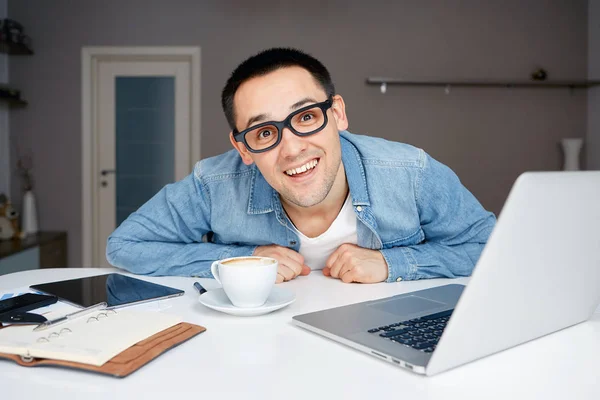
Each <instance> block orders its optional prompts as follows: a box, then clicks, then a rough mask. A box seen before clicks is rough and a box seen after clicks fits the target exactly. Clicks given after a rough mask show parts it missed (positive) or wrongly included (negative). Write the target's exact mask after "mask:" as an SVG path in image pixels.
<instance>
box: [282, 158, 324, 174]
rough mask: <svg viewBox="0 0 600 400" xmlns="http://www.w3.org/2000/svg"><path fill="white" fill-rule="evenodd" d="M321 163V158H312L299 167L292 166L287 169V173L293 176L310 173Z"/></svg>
mask: <svg viewBox="0 0 600 400" xmlns="http://www.w3.org/2000/svg"><path fill="white" fill-rule="evenodd" d="M317 164H319V159H318V158H315V159H314V160H310V161H309V162H307V163H306V164H304V165H301V166H299V167H298V168H292V169H288V170H286V171H285V174H286V175H288V176H293V177H300V176H304V175H308V174H310V172H311V171H312V170H313V169H314V168H315V167H316V166H317Z"/></svg>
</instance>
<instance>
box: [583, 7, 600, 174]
mask: <svg viewBox="0 0 600 400" xmlns="http://www.w3.org/2000/svg"><path fill="white" fill-rule="evenodd" d="M588 78H589V79H594V80H597V81H600V0H589V9H588ZM587 118H588V119H587V121H588V126H587V137H586V144H585V146H586V147H585V148H586V156H587V166H586V167H587V169H600V87H594V88H592V89H590V90H589V91H588V112H587Z"/></svg>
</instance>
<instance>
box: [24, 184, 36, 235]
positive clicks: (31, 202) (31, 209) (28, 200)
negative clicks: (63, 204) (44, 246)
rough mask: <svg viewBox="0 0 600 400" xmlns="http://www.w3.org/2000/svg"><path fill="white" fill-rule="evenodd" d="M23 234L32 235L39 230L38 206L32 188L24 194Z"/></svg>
mask: <svg viewBox="0 0 600 400" xmlns="http://www.w3.org/2000/svg"><path fill="white" fill-rule="evenodd" d="M22 215H23V221H22V223H23V227H22V228H21V229H22V231H23V234H25V235H31V234H34V233H37V231H38V218H37V208H36V206H35V196H34V195H33V192H32V191H31V190H28V191H26V192H25V194H24V195H23V214H22Z"/></svg>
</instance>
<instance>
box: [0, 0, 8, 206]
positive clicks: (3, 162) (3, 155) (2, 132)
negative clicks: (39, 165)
mask: <svg viewBox="0 0 600 400" xmlns="http://www.w3.org/2000/svg"><path fill="white" fill-rule="evenodd" d="M6 5H7V4H6V0H0V19H4V18H6ZM2 84H8V55H7V54H3V53H0V85H2ZM8 110H9V109H8V105H7V104H6V103H4V102H0V193H4V194H6V195H7V196H9V197H10V173H9V168H10V167H9V166H10V158H9V157H10V151H9V148H10V144H9V140H8V126H9V114H8Z"/></svg>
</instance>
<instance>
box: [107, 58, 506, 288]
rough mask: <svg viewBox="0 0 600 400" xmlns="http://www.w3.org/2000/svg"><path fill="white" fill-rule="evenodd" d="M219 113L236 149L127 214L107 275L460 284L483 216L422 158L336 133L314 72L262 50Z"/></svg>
mask: <svg viewBox="0 0 600 400" xmlns="http://www.w3.org/2000/svg"><path fill="white" fill-rule="evenodd" d="M222 105H223V110H224V112H225V116H226V117H227V121H228V123H229V125H230V127H231V132H230V133H229V139H230V141H231V144H232V145H233V147H234V148H235V150H232V151H229V152H227V153H225V154H222V155H219V156H217V157H212V158H208V159H205V160H202V161H200V162H199V163H197V164H196V166H195V168H194V171H193V173H192V174H191V175H189V176H188V177H187V178H185V179H183V180H182V181H180V182H177V183H174V184H171V185H167V186H166V187H164V188H163V189H162V190H161V191H160V192H159V193H158V194H156V195H155V196H154V197H153V198H152V199H151V200H149V201H148V202H147V203H146V204H144V205H143V206H142V207H141V208H140V209H139V210H138V211H136V212H134V213H133V214H131V215H130V216H129V218H128V219H127V220H125V221H124V222H123V223H122V224H121V226H119V228H117V230H115V232H114V233H113V234H112V235H111V236H110V237H109V239H108V246H107V251H106V253H107V259H108V261H109V262H110V263H111V264H113V265H115V266H117V267H121V268H124V269H127V270H129V271H131V272H134V273H139V274H150V275H184V276H207V277H208V276H211V275H210V264H211V263H212V262H213V261H214V260H218V259H223V258H228V257H234V256H248V255H258V256H269V257H273V258H276V259H277V260H279V269H278V275H277V282H283V281H289V280H291V279H294V278H296V277H297V276H299V275H307V274H308V273H310V271H311V270H319V269H322V270H323V274H325V275H327V276H330V277H332V278H337V279H340V280H341V281H343V282H361V283H374V282H382V281H388V282H393V281H400V280H403V279H404V280H413V279H422V278H434V277H456V276H467V275H469V274H470V273H471V272H472V270H473V267H474V265H475V263H476V262H477V260H478V258H479V256H480V254H481V251H482V249H483V247H484V245H485V243H486V241H487V239H488V236H489V234H490V233H491V231H492V228H493V227H494V223H495V217H494V215H493V214H492V213H490V212H488V211H485V210H484V209H483V207H482V206H481V205H480V204H479V202H478V201H477V200H476V199H475V197H473V195H472V194H471V193H470V192H469V191H468V190H467V189H466V188H465V187H464V186H463V185H462V184H461V183H460V181H459V179H458V177H457V176H456V175H455V174H454V173H453V172H452V171H451V170H450V169H449V168H448V167H446V166H444V165H442V164H440V163H439V162H437V161H436V160H434V159H433V158H431V157H430V156H429V155H428V154H427V153H425V152H424V151H423V150H421V149H418V148H415V147H412V146H410V145H407V144H403V143H397V142H390V141H386V140H383V139H379V138H374V137H368V136H361V135H355V134H351V133H349V132H348V131H346V129H347V128H348V119H347V116H346V108H345V104H344V100H343V98H342V97H341V96H340V95H339V94H337V93H336V92H335V88H334V85H333V82H332V80H331V77H330V75H329V72H328V71H327V69H326V68H325V67H324V66H323V64H321V63H320V62H319V61H318V60H316V59H315V58H313V57H311V56H309V55H307V54H305V53H303V52H301V51H298V50H294V49H283V48H275V49H269V50H266V51H263V52H261V53H259V54H257V55H255V56H253V57H251V58H249V59H247V60H246V61H244V62H243V63H242V64H240V65H239V66H238V67H237V68H236V70H235V71H234V72H233V73H232V75H231V77H230V78H229V80H228V81H227V84H226V85H225V88H224V89H223V93H222Z"/></svg>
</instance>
